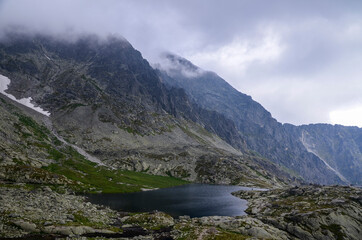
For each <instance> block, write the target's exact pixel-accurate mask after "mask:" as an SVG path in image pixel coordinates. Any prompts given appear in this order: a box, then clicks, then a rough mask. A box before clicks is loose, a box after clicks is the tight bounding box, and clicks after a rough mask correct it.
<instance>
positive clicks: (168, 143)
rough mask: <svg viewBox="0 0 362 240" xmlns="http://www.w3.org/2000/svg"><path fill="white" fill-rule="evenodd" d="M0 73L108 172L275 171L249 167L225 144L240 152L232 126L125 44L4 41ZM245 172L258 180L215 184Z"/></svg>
mask: <svg viewBox="0 0 362 240" xmlns="http://www.w3.org/2000/svg"><path fill="white" fill-rule="evenodd" d="M0 74H2V75H5V76H7V77H8V78H9V79H11V84H10V86H9V89H8V90H7V91H8V92H9V93H10V94H12V95H14V96H15V97H17V98H24V97H32V99H33V100H34V102H35V103H36V104H38V105H40V106H41V107H42V108H43V109H44V110H46V111H49V112H51V116H50V119H51V121H52V123H53V126H54V128H55V130H56V131H57V132H58V133H59V135H61V136H62V137H63V138H64V139H66V140H67V141H68V142H69V143H72V144H75V145H78V146H80V147H81V148H82V149H85V150H86V151H87V152H89V153H91V154H92V155H94V156H96V157H98V158H100V159H101V160H104V161H105V162H107V163H108V164H110V165H112V166H113V167H116V168H122V169H127V170H137V171H147V172H149V173H152V174H163V175H165V174H172V175H173V176H177V177H187V178H188V179H189V180H193V181H194V180H197V179H200V180H204V179H207V177H205V176H200V175H199V173H195V170H197V168H196V165H197V162H198V160H199V158H200V157H201V156H209V157H214V158H216V159H219V158H223V157H226V158H227V159H229V160H227V161H225V164H224V166H220V168H221V169H223V171H224V172H225V173H226V174H228V173H227V171H226V169H229V167H228V166H229V165H230V166H233V165H236V166H238V165H239V164H244V163H245V162H249V163H250V165H252V166H253V167H254V168H255V169H258V168H261V169H263V172H268V166H270V167H269V168H270V169H274V168H275V166H274V164H272V163H270V162H267V161H265V163H264V162H263V161H264V160H262V159H261V158H258V159H259V160H260V162H263V165H260V166H255V164H253V163H252V161H253V160H252V157H251V156H250V155H248V154H247V153H246V154H242V153H241V152H239V151H237V150H235V149H234V148H232V147H231V146H230V145H228V144H227V143H229V144H232V145H233V146H236V147H237V148H239V149H244V148H245V146H244V145H245V144H244V140H243V139H242V136H241V135H240V134H238V129H237V126H236V125H235V124H234V122H233V121H231V120H230V119H228V118H227V117H225V116H224V115H223V114H221V113H218V112H217V111H213V110H207V109H205V108H203V107H201V106H200V105H198V104H196V103H195V102H194V101H192V100H191V99H190V98H189V96H188V95H187V94H186V92H185V90H183V89H181V88H177V87H171V88H169V87H166V86H165V84H164V83H162V81H161V80H160V77H159V76H158V74H157V71H155V70H154V69H153V68H152V67H151V66H150V65H149V64H148V62H147V61H146V60H145V59H143V58H142V55H141V53H139V52H138V51H137V50H135V49H134V48H133V47H132V46H131V45H130V44H129V43H128V42H127V41H126V40H124V39H117V38H109V39H105V40H102V39H99V38H97V37H94V36H85V37H83V38H80V39H78V40H77V41H73V42H72V41H64V40H57V39H54V38H51V37H46V36H35V37H29V36H22V35H20V36H18V35H9V37H8V38H7V39H5V40H2V41H1V42H0ZM222 140H225V141H226V142H227V143H225V142H223V141H222ZM245 152H246V151H245ZM241 156H242V161H241V160H240V161H239V160H238V159H240V158H241ZM258 164H259V163H258ZM236 169H237V168H236ZM264 170H265V171H264ZM278 171H279V173H280V174H279V177H281V178H285V179H288V178H289V179H290V176H289V174H287V173H286V172H283V171H281V170H278ZM249 172H250V173H249ZM230 174H231V172H230V173H229V175H230ZM243 174H247V175H249V176H248V177H249V178H248V179H249V180H252V179H257V180H258V179H259V176H258V175H257V174H256V172H255V171H254V170H251V171H242V172H237V173H236V175H235V176H233V177H230V176H225V178H226V179H227V180H226V181H225V179H222V177H223V176H221V177H218V178H215V180H216V181H218V182H230V181H234V180H235V179H242V175H243ZM272 175H273V174H272ZM267 176H268V174H266V175H265V176H264V177H267ZM230 179H232V180H230ZM273 179H274V178H273ZM275 179H277V178H275ZM264 180H266V178H265V179H264ZM267 181H269V180H267ZM278 181H279V180H278ZM278 181H276V182H278ZM283 181H284V180H283ZM208 182H210V181H209V180H208ZM272 182H273V181H272Z"/></svg>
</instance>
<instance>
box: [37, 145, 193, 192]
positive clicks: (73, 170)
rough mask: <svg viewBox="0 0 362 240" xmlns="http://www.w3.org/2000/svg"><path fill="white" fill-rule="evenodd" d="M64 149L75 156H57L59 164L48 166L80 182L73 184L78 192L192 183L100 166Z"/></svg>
mask: <svg viewBox="0 0 362 240" xmlns="http://www.w3.org/2000/svg"><path fill="white" fill-rule="evenodd" d="M63 152H66V155H68V156H69V155H70V156H71V157H65V156H64V157H63V158H61V159H57V161H58V162H57V163H54V164H50V165H49V166H47V167H44V169H45V170H47V171H50V172H53V173H57V174H60V175H63V176H65V177H67V178H68V179H71V180H73V181H74V182H76V183H80V184H75V185H73V186H70V187H72V188H73V189H74V190H76V191H78V192H103V193H126V192H136V191H141V188H165V187H172V186H178V185H183V184H186V183H188V182H187V181H184V180H181V179H177V178H173V177H167V176H156V175H150V174H146V173H140V172H133V171H124V170H112V169H109V168H107V167H104V166H98V165H97V164H96V163H93V162H90V161H88V160H86V159H84V157H83V156H82V155H80V154H79V153H78V152H76V151H75V150H74V149H72V148H70V147H67V148H66V149H63Z"/></svg>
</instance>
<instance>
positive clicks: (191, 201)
mask: <svg viewBox="0 0 362 240" xmlns="http://www.w3.org/2000/svg"><path fill="white" fill-rule="evenodd" d="M242 189H243V190H251V188H247V187H240V186H225V185H207V184H188V185H184V186H178V187H172V188H163V189H158V190H153V191H144V192H136V193H126V194H125V193H118V194H109V193H108V194H89V195H87V197H88V199H89V201H90V202H92V203H97V204H102V205H105V206H108V207H110V208H112V209H115V210H121V211H127V212H150V211H154V210H158V211H162V212H166V213H168V214H170V215H171V216H173V217H178V216H182V215H189V216H191V217H202V216H214V215H217V216H242V215H245V212H244V211H245V209H246V208H247V206H246V205H247V201H246V200H243V199H240V198H237V197H234V196H233V195H231V193H232V192H235V191H238V190H242Z"/></svg>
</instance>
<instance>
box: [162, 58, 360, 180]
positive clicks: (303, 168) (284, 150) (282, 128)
mask: <svg viewBox="0 0 362 240" xmlns="http://www.w3.org/2000/svg"><path fill="white" fill-rule="evenodd" d="M163 57H164V59H163V60H162V61H161V64H158V65H155V67H156V68H158V69H160V76H161V77H162V78H163V79H164V81H165V83H166V84H168V85H170V86H177V87H181V88H184V89H185V90H186V92H187V93H188V94H189V96H190V97H191V98H192V99H193V100H194V101H195V102H196V103H197V104H200V105H201V106H202V107H204V108H206V109H209V110H215V111H218V112H220V113H222V114H224V115H225V116H226V117H227V118H229V119H231V120H232V121H234V123H235V125H236V126H237V128H238V132H239V134H240V135H241V137H242V138H243V139H244V140H245V143H246V148H249V149H251V150H254V151H256V152H258V153H260V154H261V155H262V156H263V157H266V158H268V159H270V160H272V161H273V162H275V163H277V164H281V165H283V166H285V167H287V168H291V169H293V170H294V171H296V172H298V173H299V174H300V175H301V176H302V177H304V179H305V180H306V181H309V182H318V183H324V184H327V183H329V184H330V183H344V184H349V183H353V184H361V181H362V179H361V177H360V173H361V171H362V152H361V146H362V142H361V141H360V140H359V138H360V137H356V138H355V139H356V141H355V142H353V143H351V144H350V145H353V150H352V152H351V153H349V151H348V147H347V150H345V151H344V152H345V154H347V156H348V154H350V155H352V156H351V157H350V158H348V159H346V160H345V162H347V164H346V163H343V162H344V160H343V159H341V158H343V154H342V155H341V154H340V155H339V156H338V158H339V159H337V158H333V157H331V156H330V155H329V156H328V158H327V161H325V160H324V159H323V158H322V157H321V156H320V154H318V153H317V152H316V151H314V152H311V151H309V150H310V149H309V150H308V149H307V148H306V146H305V145H304V143H303V142H302V141H301V140H300V138H301V137H302V133H303V132H306V131H312V132H314V133H315V134H320V133H321V132H322V131H323V127H322V126H323V125H307V126H306V125H301V126H294V125H292V124H281V123H279V122H277V120H275V119H274V118H272V116H271V114H270V113H269V112H268V111H267V110H265V109H264V108H263V107H262V106H261V105H260V104H259V103H257V102H255V101H253V100H252V98H251V97H250V96H247V95H245V94H243V93H240V92H239V91H237V90H235V89H234V88H233V87H232V86H230V85H229V84H228V83H227V82H226V81H225V80H223V79H222V78H220V77H219V76H217V74H215V73H212V72H208V71H204V70H202V69H199V68H198V67H197V66H195V65H194V64H192V63H191V62H189V61H188V60H186V59H184V58H182V57H179V56H176V55H172V54H170V53H167V54H164V55H163ZM165 62H166V63H165ZM163 65H164V66H163ZM190 66H192V67H190ZM190 71H196V73H195V74H194V75H192V73H189V72H190ZM185 72H187V74H185ZM168 76H170V77H168ZM308 126H309V127H308ZM326 126H328V128H329V129H336V128H338V127H336V126H332V125H326ZM342 128H343V127H342ZM343 129H344V130H343V131H345V132H346V131H347V132H349V133H348V134H350V135H353V134H354V135H358V136H361V135H362V131H361V129H359V128H348V127H346V128H343ZM346 129H347V130H346ZM317 131H320V132H319V133H318V132H317ZM341 131H342V130H341ZM352 131H354V133H352ZM326 133H327V132H326V131H324V134H326ZM315 134H314V138H313V139H316V135H315ZM336 135H338V134H337V133H336ZM346 141H348V140H346ZM330 144H331V143H330ZM330 144H329V145H330ZM324 147H326V146H324ZM317 150H318V149H317ZM320 151H322V150H320ZM334 154H336V150H335V153H334ZM322 155H323V154H322ZM324 155H325V154H324ZM330 159H331V160H330ZM328 162H329V163H328ZM337 163H338V164H337ZM330 165H338V167H340V168H341V169H343V170H342V171H343V174H344V175H346V176H347V178H349V180H346V177H344V176H342V174H340V173H339V172H338V170H336V169H337V167H335V168H336V169H335V168H331V167H330ZM342 165H343V166H342ZM346 165H350V166H349V168H350V170H349V169H348V167H347V166H346ZM308 166H309V167H308ZM309 168H310V169H309ZM310 170H311V171H310ZM336 173H337V174H336ZM349 175H351V176H349ZM321 176H322V177H321ZM323 178H324V179H323Z"/></svg>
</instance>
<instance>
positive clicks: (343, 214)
mask: <svg viewBox="0 0 362 240" xmlns="http://www.w3.org/2000/svg"><path fill="white" fill-rule="evenodd" d="M234 195H235V196H238V197H241V198H244V199H247V200H248V201H249V207H248V209H247V213H248V215H247V216H240V217H226V216H211V217H201V218H190V217H188V216H181V217H180V218H178V219H174V218H172V217H171V216H169V215H167V214H165V213H162V212H151V213H137V214H135V213H126V212H119V211H115V210H112V209H110V208H108V207H104V206H99V205H95V204H92V203H90V202H87V200H86V198H85V197H84V196H78V195H75V194H73V193H69V192H67V191H66V190H64V192H63V193H59V190H58V192H55V191H53V190H52V189H51V188H50V187H48V186H44V185H40V186H39V187H37V188H32V189H29V188H28V187H27V185H24V184H7V183H2V184H1V185H0V239H89V238H91V239H358V237H359V236H360V233H361V231H362V229H361V223H362V211H361V209H362V207H361V203H362V194H361V190H360V189H358V188H352V187H341V186H333V187H321V186H303V187H295V188H288V189H276V190H270V191H263V192H259V191H239V192H236V193H234Z"/></svg>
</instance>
